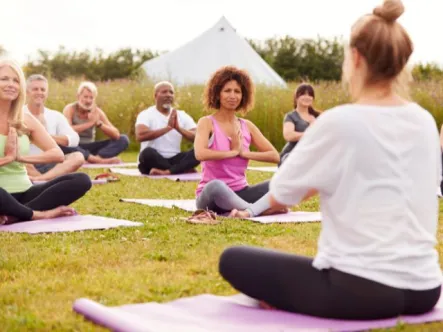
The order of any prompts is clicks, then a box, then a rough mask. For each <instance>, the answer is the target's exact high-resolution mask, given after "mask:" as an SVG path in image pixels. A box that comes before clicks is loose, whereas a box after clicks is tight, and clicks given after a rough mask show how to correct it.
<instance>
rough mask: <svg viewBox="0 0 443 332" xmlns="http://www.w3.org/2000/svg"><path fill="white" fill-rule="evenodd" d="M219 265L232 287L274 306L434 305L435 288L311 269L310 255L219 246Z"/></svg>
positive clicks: (329, 309) (375, 309)
mask: <svg viewBox="0 0 443 332" xmlns="http://www.w3.org/2000/svg"><path fill="white" fill-rule="evenodd" d="M413 268H414V267H413V266H411V269H413ZM219 269H220V274H221V275H222V276H223V277H224V278H225V279H226V280H227V281H228V282H229V283H230V284H231V285H232V286H233V287H234V288H235V289H237V290H238V291H240V292H242V293H244V294H246V295H248V296H250V297H252V298H255V299H257V300H261V301H265V302H266V303H267V304H269V305H271V306H273V307H275V308H277V309H280V310H285V311H290V312H294V313H300V314H306V315H311V316H317V317H324V318H336V319H356V320H369V319H382V318H390V317H396V316H399V315H417V314H423V313H425V312H428V311H430V310H431V309H432V308H433V307H434V306H435V304H436V303H437V301H438V299H439V298H440V290H441V289H440V286H439V287H437V288H434V289H430V290H424V291H412V290H403V289H398V288H393V287H388V286H385V285H383V284H380V283H377V282H374V281H371V280H368V279H364V278H360V277H357V276H354V275H351V274H348V273H343V272H340V271H338V270H335V269H329V270H317V269H315V268H314V267H313V266H312V259H311V258H307V257H302V256H296V255H291V254H286V253H281V252H277V251H273V250H267V249H260V248H252V247H243V246H242V247H232V248H229V249H227V250H225V251H224V252H223V254H222V256H221V258H220V265H219Z"/></svg>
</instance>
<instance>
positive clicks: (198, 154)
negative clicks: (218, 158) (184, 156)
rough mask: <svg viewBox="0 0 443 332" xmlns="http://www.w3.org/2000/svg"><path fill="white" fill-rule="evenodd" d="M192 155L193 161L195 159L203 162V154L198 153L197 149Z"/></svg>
mask: <svg viewBox="0 0 443 332" xmlns="http://www.w3.org/2000/svg"><path fill="white" fill-rule="evenodd" d="M194 154H195V159H197V160H198V161H200V162H201V161H205V160H206V158H205V154H204V153H202V151H200V150H199V149H195V150H194Z"/></svg>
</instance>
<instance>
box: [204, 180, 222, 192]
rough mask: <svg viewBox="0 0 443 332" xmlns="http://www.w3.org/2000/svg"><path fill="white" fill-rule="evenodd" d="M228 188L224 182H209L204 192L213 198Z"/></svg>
mask: <svg viewBox="0 0 443 332" xmlns="http://www.w3.org/2000/svg"><path fill="white" fill-rule="evenodd" d="M226 187H227V185H226V183H224V182H223V181H222V180H217V179H216V180H211V181H209V182H208V183H207V184H206V185H205V187H204V190H205V191H206V192H207V193H208V194H210V195H211V196H212V195H214V194H216V193H218V192H220V191H222V190H223V189H225V188H226Z"/></svg>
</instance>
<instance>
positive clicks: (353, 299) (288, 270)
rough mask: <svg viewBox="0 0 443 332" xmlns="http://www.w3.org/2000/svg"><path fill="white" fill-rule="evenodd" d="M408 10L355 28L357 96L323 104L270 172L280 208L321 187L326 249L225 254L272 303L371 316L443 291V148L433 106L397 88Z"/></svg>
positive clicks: (232, 278) (351, 58)
mask: <svg viewBox="0 0 443 332" xmlns="http://www.w3.org/2000/svg"><path fill="white" fill-rule="evenodd" d="M403 11H404V7H403V4H402V2H401V1H400V0H386V1H385V2H384V3H383V5H382V6H380V7H378V8H376V9H375V10H374V11H373V13H372V14H370V15H365V16H363V17H362V18H360V19H359V20H358V21H357V22H356V23H355V24H354V25H353V27H352V30H351V37H350V43H349V45H348V47H347V48H346V52H345V60H344V64H343V79H344V81H345V82H346V83H348V86H349V92H350V95H351V96H352V99H353V102H352V103H350V104H346V105H340V106H337V107H335V108H333V109H331V110H327V111H325V112H324V113H322V115H321V116H320V117H318V119H317V120H316V121H315V122H314V123H313V124H312V125H311V128H310V129H309V130H308V131H306V133H305V134H304V136H303V139H302V140H300V142H299V143H298V144H297V148H296V149H294V150H293V151H292V152H291V154H290V155H289V156H288V158H287V159H286V160H285V162H284V163H283V165H282V166H281V167H280V169H279V170H278V172H277V173H276V174H275V175H274V177H273V178H272V180H271V183H270V199H271V206H272V207H274V208H278V207H284V206H292V205H294V204H298V203H300V202H301V201H302V200H303V199H305V198H307V197H310V196H311V195H313V194H315V193H318V194H319V195H320V205H321V212H322V223H321V226H322V230H321V234H320V238H319V241H318V251H317V254H316V256H315V258H314V259H312V258H310V257H304V256H298V255H294V254H289V253H281V252H277V251H273V250H265V249H262V248H251V247H245V246H239V247H232V248H229V249H227V250H225V251H224V253H223V254H222V256H221V259H220V264H219V269H220V273H221V275H222V276H223V277H224V278H225V279H226V280H227V281H228V282H229V283H230V284H231V285H232V286H233V287H234V288H236V289H237V290H239V291H241V292H243V293H245V294H246V295H248V296H250V297H253V298H256V299H258V300H261V301H263V302H264V303H265V304H266V305H267V306H272V307H275V308H277V309H280V310H287V311H291V312H296V313H302V314H307V315H312V316H319V317H326V318H337V319H364V320H368V319H382V318H390V317H397V316H399V315H420V314H423V313H426V312H429V311H430V310H432V308H433V307H434V306H435V305H436V303H437V302H438V300H439V298H440V292H441V283H442V272H441V268H440V264H439V255H438V252H437V250H436V248H435V246H436V244H437V238H436V235H437V228H438V216H439V204H438V198H437V195H436V188H437V187H438V186H439V184H440V179H441V168H442V165H441V154H440V153H441V150H440V144H439V135H438V130H437V126H436V123H435V121H434V119H433V118H432V116H431V115H430V113H429V112H427V111H426V110H425V109H423V108H422V107H420V106H419V105H418V104H416V103H414V102H411V101H409V100H408V99H405V98H404V97H402V95H401V94H400V93H399V92H398V91H399V88H404V87H406V85H407V83H408V82H407V81H405V78H406V77H407V75H405V73H406V65H407V63H408V60H409V58H410V56H411V54H412V51H413V44H412V41H411V39H410V37H409V35H408V33H407V32H406V31H405V29H404V28H403V27H402V26H401V25H400V24H399V23H398V22H397V18H398V17H400V15H401V14H402V13H403ZM402 90H403V91H404V89H402Z"/></svg>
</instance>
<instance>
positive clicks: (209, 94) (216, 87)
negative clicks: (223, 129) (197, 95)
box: [203, 66, 255, 114]
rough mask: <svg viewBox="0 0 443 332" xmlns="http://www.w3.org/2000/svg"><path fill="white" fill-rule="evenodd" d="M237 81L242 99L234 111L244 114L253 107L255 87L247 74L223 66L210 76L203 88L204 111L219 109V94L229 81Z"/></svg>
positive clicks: (234, 68)
mask: <svg viewBox="0 0 443 332" xmlns="http://www.w3.org/2000/svg"><path fill="white" fill-rule="evenodd" d="M232 80H234V81H237V83H238V84H239V85H240V87H241V91H242V98H241V102H240V105H238V107H237V109H236V111H240V112H241V113H243V114H246V113H247V112H249V111H250V110H251V108H252V107H253V106H254V93H255V86H254V83H253V82H252V80H251V77H250V76H249V74H248V73H247V72H246V71H245V70H242V69H238V68H236V67H233V66H225V67H221V68H220V69H218V70H217V71H216V72H215V73H214V74H212V76H211V78H210V79H209V81H208V83H207V84H206V87H205V92H204V97H203V98H204V100H203V104H204V105H205V107H206V109H208V110H210V109H216V110H218V109H220V93H221V91H222V89H223V87H224V86H225V84H226V83H228V82H229V81H232Z"/></svg>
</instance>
